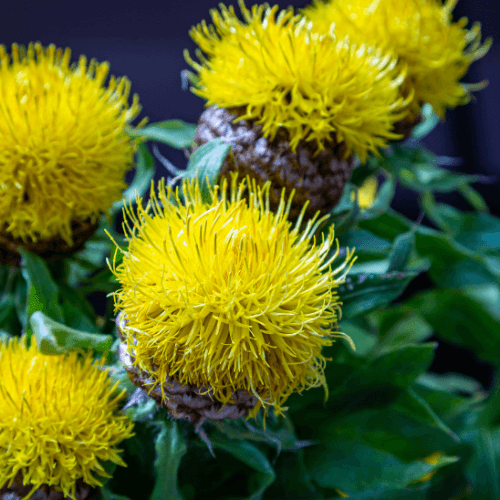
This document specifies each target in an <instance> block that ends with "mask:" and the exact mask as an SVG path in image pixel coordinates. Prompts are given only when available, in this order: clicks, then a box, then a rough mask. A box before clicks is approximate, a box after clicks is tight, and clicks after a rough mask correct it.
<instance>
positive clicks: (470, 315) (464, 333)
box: [407, 290, 500, 365]
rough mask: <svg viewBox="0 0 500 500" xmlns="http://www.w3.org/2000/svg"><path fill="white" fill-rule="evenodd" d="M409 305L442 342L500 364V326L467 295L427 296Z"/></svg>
mask: <svg viewBox="0 0 500 500" xmlns="http://www.w3.org/2000/svg"><path fill="white" fill-rule="evenodd" d="M407 305H408V306H409V307H411V308H413V309H415V310H416V311H418V312H419V313H420V314H421V315H422V316H423V317H424V318H425V320H426V321H427V322H428V323H429V324H430V325H432V327H433V328H434V331H435V333H436V335H438V336H439V337H441V338H442V339H444V340H446V341H447V342H450V343H453V344H456V345H461V346H464V347H468V348H470V349H472V350H473V351H474V352H475V353H476V354H477V355H478V356H479V357H481V358H482V359H484V360H487V361H490V362H491V363H494V364H496V365H498V364H499V363H500V356H499V353H500V328H499V322H498V321H497V320H496V319H494V318H492V317H491V316H490V315H489V314H488V313H487V311H486V310H485V308H484V307H483V304H482V303H481V302H478V301H476V300H474V299H473V298H472V297H470V296H469V295H468V294H467V293H466V292H465V291H461V290H432V291H428V292H423V293H421V294H419V295H417V296H415V297H412V298H411V299H410V300H409V301H408V302H407Z"/></svg>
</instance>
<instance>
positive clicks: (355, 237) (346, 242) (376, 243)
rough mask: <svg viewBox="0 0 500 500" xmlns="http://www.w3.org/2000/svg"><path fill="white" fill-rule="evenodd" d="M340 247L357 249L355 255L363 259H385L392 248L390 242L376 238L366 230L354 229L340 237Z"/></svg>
mask: <svg viewBox="0 0 500 500" xmlns="http://www.w3.org/2000/svg"><path fill="white" fill-rule="evenodd" d="M338 239H339V245H340V246H341V247H344V248H346V247H347V248H355V249H356V252H355V255H356V256H357V257H358V259H359V258H360V257H361V258H363V257H366V258H370V257H375V258H377V257H379V258H380V257H385V256H386V255H387V254H388V253H389V250H390V248H391V243H390V241H387V240H386V239H384V238H379V237H378V236H375V235H374V234H373V233H370V231H365V230H364V229H353V230H352V231H349V232H348V233H345V234H343V235H341V236H339V238H338Z"/></svg>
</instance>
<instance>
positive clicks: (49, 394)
mask: <svg viewBox="0 0 500 500" xmlns="http://www.w3.org/2000/svg"><path fill="white" fill-rule="evenodd" d="M0 373H1V374H2V375H1V377H0V408H1V418H0V488H2V487H3V486H10V484H11V483H12V481H14V479H15V478H16V476H17V475H18V473H21V476H22V478H23V482H24V484H25V485H28V484H30V485H33V490H32V492H33V491H35V490H36V489H38V488H39V487H40V486H42V485H48V486H50V487H53V488H54V490H55V491H62V492H63V493H64V496H65V497H70V498H73V499H74V498H75V496H74V495H75V486H76V481H77V480H79V479H83V481H84V482H85V483H86V484H88V485H89V486H100V485H102V481H101V480H102V477H109V475H108V474H107V473H106V472H105V470H104V468H103V464H104V462H106V461H111V462H114V463H116V464H120V465H125V464H124V463H123V461H122V459H121V458H120V456H119V454H118V452H119V451H120V450H118V449H117V448H116V446H117V445H118V443H119V442H120V441H122V440H123V439H126V438H129V437H130V436H132V425H133V424H132V422H131V421H130V420H129V418H128V417H126V416H125V415H120V414H118V413H117V406H118V404H119V402H120V400H121V399H122V398H123V397H124V395H123V393H117V391H116V386H113V385H112V384H111V382H110V380H109V377H108V374H107V373H106V371H104V370H102V369H100V367H99V366H97V365H95V364H94V363H93V361H92V358H91V357H90V356H89V355H86V356H84V357H83V358H80V357H79V356H78V355H77V354H76V353H72V354H69V355H64V356H48V355H45V354H41V353H40V352H39V351H38V350H37V348H36V344H35V343H34V342H32V344H31V346H30V347H27V345H26V342H25V340H19V339H17V338H16V339H14V338H13V339H11V340H10V341H9V342H8V343H7V342H2V343H0ZM99 476H100V477H101V479H99ZM30 495H31V493H30ZM27 498H31V497H30V496H28V497H27Z"/></svg>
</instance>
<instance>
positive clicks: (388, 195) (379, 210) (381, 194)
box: [361, 176, 396, 219]
mask: <svg viewBox="0 0 500 500" xmlns="http://www.w3.org/2000/svg"><path fill="white" fill-rule="evenodd" d="M395 194H396V181H395V179H394V177H393V176H391V177H390V178H388V179H386V180H385V182H384V183H383V184H382V185H381V186H380V188H379V190H378V192H377V198H376V199H375V202H374V203H373V205H372V206H371V207H370V208H368V209H367V210H365V211H364V212H363V213H362V214H361V218H362V219H374V218H375V217H378V216H379V215H381V214H383V213H385V212H386V211H387V210H388V209H389V207H390V206H391V203H392V200H393V198H394V195H395Z"/></svg>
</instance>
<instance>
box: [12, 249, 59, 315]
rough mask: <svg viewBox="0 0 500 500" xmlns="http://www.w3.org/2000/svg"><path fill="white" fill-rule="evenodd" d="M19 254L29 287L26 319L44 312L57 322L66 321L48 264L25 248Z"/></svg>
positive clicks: (22, 270) (23, 273)
mask: <svg viewBox="0 0 500 500" xmlns="http://www.w3.org/2000/svg"><path fill="white" fill-rule="evenodd" d="M19 253H20V254H21V257H22V262H21V272H22V275H23V277H24V279H25V281H26V283H27V285H28V297H27V304H26V317H27V318H30V317H31V315H32V314H33V313H34V312H35V311H42V312H43V313H44V314H46V315H48V316H50V317H51V318H54V319H55V320H56V321H64V313H63V310H62V307H61V305H60V297H59V290H58V287H57V285H56V283H55V282H54V280H53V279H52V276H51V274H50V271H49V269H48V267H47V264H46V263H45V261H44V260H43V259H42V258H41V257H39V256H38V255H35V254H33V253H30V252H28V251H26V250H25V249H23V248H19Z"/></svg>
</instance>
